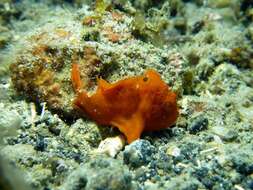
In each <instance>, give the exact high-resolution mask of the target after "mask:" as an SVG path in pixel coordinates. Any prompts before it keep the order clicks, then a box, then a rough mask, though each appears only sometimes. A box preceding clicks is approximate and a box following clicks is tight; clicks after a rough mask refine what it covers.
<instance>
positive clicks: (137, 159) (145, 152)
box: [123, 140, 155, 167]
mask: <svg viewBox="0 0 253 190" xmlns="http://www.w3.org/2000/svg"><path fill="white" fill-rule="evenodd" d="M154 152H155V148H154V147H153V146H152V145H151V144H150V142H149V141H147V140H136V141H134V142H133V143H131V144H130V145H127V146H126V147H125V150H124V152H123V159H124V163H125V164H128V165H130V166H131V167H140V166H141V165H144V164H148V163H149V162H150V161H151V160H152V157H153V154H154Z"/></svg>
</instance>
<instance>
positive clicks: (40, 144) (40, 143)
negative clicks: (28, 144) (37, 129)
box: [34, 135, 47, 151]
mask: <svg viewBox="0 0 253 190" xmlns="http://www.w3.org/2000/svg"><path fill="white" fill-rule="evenodd" d="M46 147H47V143H46V142H45V138H44V137H43V136H41V135H39V136H38V138H37V140H36V144H35V146H34V149H35V150H38V151H44V150H45V149H46Z"/></svg>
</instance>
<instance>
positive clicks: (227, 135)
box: [211, 126, 238, 141]
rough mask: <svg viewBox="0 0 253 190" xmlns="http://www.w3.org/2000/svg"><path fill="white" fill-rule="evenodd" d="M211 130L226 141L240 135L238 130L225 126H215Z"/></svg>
mask: <svg viewBox="0 0 253 190" xmlns="http://www.w3.org/2000/svg"><path fill="white" fill-rule="evenodd" d="M211 130H212V131H213V133H214V134H216V135H218V136H219V137H220V138H221V139H222V140H224V141H233V140H235V139H236V138H237V136H238V134H237V132H236V131H233V130H230V129H227V128H225V127H220V126H215V127H213V128H212V129H211Z"/></svg>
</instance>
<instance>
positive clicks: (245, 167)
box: [232, 153, 253, 175]
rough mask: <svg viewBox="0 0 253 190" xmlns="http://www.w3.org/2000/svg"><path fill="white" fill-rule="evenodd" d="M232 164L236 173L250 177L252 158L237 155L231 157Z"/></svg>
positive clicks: (252, 165) (252, 166)
mask: <svg viewBox="0 0 253 190" xmlns="http://www.w3.org/2000/svg"><path fill="white" fill-rule="evenodd" d="M232 163H233V166H234V167H235V169H236V171H237V172H239V173H241V174H244V175H250V174H252V173H253V160H252V156H251V155H249V154H246V153H238V154H236V155H233V156H232Z"/></svg>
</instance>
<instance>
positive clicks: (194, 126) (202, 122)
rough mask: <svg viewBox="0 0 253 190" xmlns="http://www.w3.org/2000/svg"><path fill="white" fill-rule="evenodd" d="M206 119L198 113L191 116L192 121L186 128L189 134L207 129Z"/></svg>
mask: <svg viewBox="0 0 253 190" xmlns="http://www.w3.org/2000/svg"><path fill="white" fill-rule="evenodd" d="M207 127H208V119H207V118H206V117H204V116H203V115H199V116H197V117H195V118H192V121H191V122H190V124H189V125H188V127H187V129H188V131H189V132H190V133H191V134H196V133H197V132H199V131H202V130H204V129H207Z"/></svg>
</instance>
